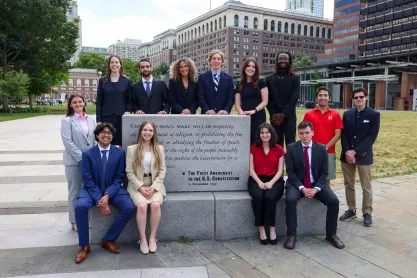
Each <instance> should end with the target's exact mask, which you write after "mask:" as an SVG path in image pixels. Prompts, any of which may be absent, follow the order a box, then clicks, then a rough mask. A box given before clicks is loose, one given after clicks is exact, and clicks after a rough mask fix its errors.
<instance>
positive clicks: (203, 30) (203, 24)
mask: <svg viewBox="0 0 417 278" xmlns="http://www.w3.org/2000/svg"><path fill="white" fill-rule="evenodd" d="M203 35H204V24H203Z"/></svg>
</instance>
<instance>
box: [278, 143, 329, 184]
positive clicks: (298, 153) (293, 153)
mask: <svg viewBox="0 0 417 278" xmlns="http://www.w3.org/2000/svg"><path fill="white" fill-rule="evenodd" d="M285 165H286V169H287V175H288V179H287V186H295V187H296V188H297V189H298V188H299V187H300V186H301V185H304V174H305V171H306V165H305V160H304V151H303V145H302V144H301V141H297V142H294V143H291V144H289V145H288V147H287V154H286V155H285ZM328 167H329V166H328V156H327V150H326V146H325V145H322V144H319V143H316V142H314V141H313V145H312V148H311V172H312V173H311V174H312V175H313V179H314V185H313V186H314V187H318V188H320V189H322V188H324V187H327V186H328V185H327V184H326V179H327V173H328Z"/></svg>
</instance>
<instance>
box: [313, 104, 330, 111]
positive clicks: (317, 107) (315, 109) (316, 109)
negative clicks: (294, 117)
mask: <svg viewBox="0 0 417 278" xmlns="http://www.w3.org/2000/svg"><path fill="white" fill-rule="evenodd" d="M313 110H314V111H319V112H321V110H320V109H319V106H318V105H316V107H315V108H314V109H313ZM332 111H333V109H332V108H330V106H327V110H326V111H324V113H327V112H332Z"/></svg>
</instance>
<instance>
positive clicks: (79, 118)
mask: <svg viewBox="0 0 417 278" xmlns="http://www.w3.org/2000/svg"><path fill="white" fill-rule="evenodd" d="M74 114H75V115H76V117H75V119H76V120H77V121H78V122H79V123H80V125H81V127H82V128H83V132H84V135H85V136H88V122H87V119H88V115H87V113H85V112H83V115H80V114H78V113H74Z"/></svg>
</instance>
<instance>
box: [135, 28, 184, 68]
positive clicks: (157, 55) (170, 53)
mask: <svg viewBox="0 0 417 278" xmlns="http://www.w3.org/2000/svg"><path fill="white" fill-rule="evenodd" d="M175 47H176V41H175V30H174V29H169V30H167V31H165V32H163V33H161V34H158V35H156V36H155V37H154V39H153V41H152V42H147V43H143V44H141V45H140V47H139V57H140V58H145V57H147V58H150V61H151V63H152V67H153V68H156V67H158V66H160V65H161V64H163V63H165V64H167V65H168V66H169V65H170V64H171V63H172V62H173V61H175V59H176V51H175Z"/></svg>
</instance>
